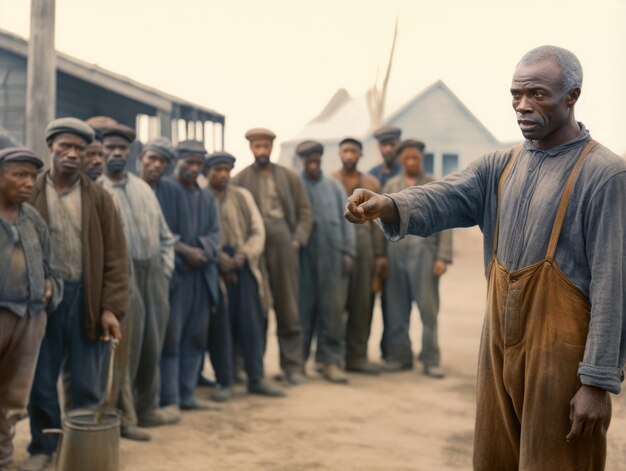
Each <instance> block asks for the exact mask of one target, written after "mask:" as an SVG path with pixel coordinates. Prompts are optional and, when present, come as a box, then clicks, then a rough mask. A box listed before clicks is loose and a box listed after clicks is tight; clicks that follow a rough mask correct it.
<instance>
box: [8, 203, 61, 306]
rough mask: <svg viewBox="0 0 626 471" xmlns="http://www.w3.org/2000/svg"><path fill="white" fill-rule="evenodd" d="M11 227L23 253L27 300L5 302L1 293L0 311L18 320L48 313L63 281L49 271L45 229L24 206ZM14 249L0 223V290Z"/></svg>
mask: <svg viewBox="0 0 626 471" xmlns="http://www.w3.org/2000/svg"><path fill="white" fill-rule="evenodd" d="M15 226H16V227H17V232H18V234H19V239H20V243H21V244H22V249H23V250H24V259H25V261H26V273H27V276H28V287H26V290H24V291H28V293H29V297H28V300H27V301H26V302H25V303H24V302H21V301H19V300H15V299H7V297H6V296H4V294H5V293H0V307H3V308H5V309H8V310H10V311H11V312H14V313H15V314H17V315H18V316H20V317H22V316H25V315H31V316H34V315H37V314H39V313H40V312H42V311H43V310H44V309H47V310H48V312H52V311H53V310H54V309H56V307H57V306H58V305H59V303H60V302H61V299H62V297H63V280H61V278H60V277H59V276H58V275H57V274H56V273H55V272H54V271H53V270H52V269H51V268H50V263H49V262H50V237H49V234H48V227H47V226H46V223H45V222H44V220H43V219H42V218H41V216H39V213H37V211H36V210H35V209H34V208H33V207H32V206H31V205H29V204H27V203H24V204H22V205H20V212H19V216H18V217H17V221H16V222H15ZM14 246H15V241H14V239H13V234H12V230H11V228H10V225H9V224H8V223H6V222H5V221H4V220H2V219H0V287H2V286H4V280H5V279H6V277H7V272H8V269H9V260H10V258H11V253H12V252H13V247H14ZM46 280H50V281H51V282H52V299H51V300H50V301H49V302H48V304H47V306H46V304H44V303H43V302H41V298H43V295H44V292H45V289H46ZM20 290H21V288H20Z"/></svg>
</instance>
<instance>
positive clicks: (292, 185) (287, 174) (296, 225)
mask: <svg viewBox="0 0 626 471" xmlns="http://www.w3.org/2000/svg"><path fill="white" fill-rule="evenodd" d="M270 165H271V168H272V172H273V174H274V178H275V180H276V190H277V191H278V197H279V198H280V203H281V204H282V206H283V211H284V212H285V220H286V221H287V224H288V225H289V228H290V229H291V234H292V238H293V240H297V241H298V242H299V243H300V245H302V246H304V245H306V243H307V242H308V241H309V235H311V229H312V228H313V215H312V214H311V204H310V203H309V197H308V196H307V194H306V191H305V190H304V185H303V184H302V181H301V180H300V177H299V176H298V175H297V174H296V173H295V172H293V171H292V170H289V169H288V168H286V167H283V166H282V165H277V164H274V163H271V164H270ZM260 182H261V176H260V173H259V170H258V167H257V166H256V164H252V165H249V166H248V167H246V168H244V169H243V170H242V171H241V172H239V173H238V174H237V175H236V176H235V177H234V178H233V184H235V185H237V186H242V187H244V188H246V189H247V190H248V191H249V192H250V193H252V196H254V200H255V202H256V204H257V206H258V207H259V208H260V207H261V204H260V198H261V190H260V186H261V183H260Z"/></svg>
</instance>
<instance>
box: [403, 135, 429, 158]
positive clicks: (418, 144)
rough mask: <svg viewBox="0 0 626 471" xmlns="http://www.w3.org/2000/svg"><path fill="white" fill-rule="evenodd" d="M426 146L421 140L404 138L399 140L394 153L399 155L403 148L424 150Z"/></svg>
mask: <svg viewBox="0 0 626 471" xmlns="http://www.w3.org/2000/svg"><path fill="white" fill-rule="evenodd" d="M425 148H426V144H424V143H423V142H422V141H417V140H415V139H405V140H404V141H400V143H399V144H398V146H397V147H396V155H400V154H401V153H402V151H403V150H405V149H419V151H420V152H424V149H425Z"/></svg>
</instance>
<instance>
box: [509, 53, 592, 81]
mask: <svg viewBox="0 0 626 471" xmlns="http://www.w3.org/2000/svg"><path fill="white" fill-rule="evenodd" d="M546 59H552V60H554V62H556V64H557V65H558V66H559V68H560V69H561V85H562V87H563V91H565V92H569V91H570V90H572V89H574V88H576V87H579V88H580V87H582V85H583V68H582V66H581V65H580V61H579V60H578V57H576V55H575V54H574V53H573V52H571V51H568V50H567V49H563V48H562V47H557V46H539V47H536V48H535V49H533V50H532V51H528V52H527V53H526V54H524V57H522V60H520V61H519V64H526V65H530V64H535V63H536V62H541V61H544V60H546ZM519 64H518V65H519Z"/></svg>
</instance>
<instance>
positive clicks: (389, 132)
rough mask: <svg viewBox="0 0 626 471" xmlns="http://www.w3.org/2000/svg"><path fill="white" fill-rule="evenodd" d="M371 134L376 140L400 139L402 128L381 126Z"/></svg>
mask: <svg viewBox="0 0 626 471" xmlns="http://www.w3.org/2000/svg"><path fill="white" fill-rule="evenodd" d="M373 135H374V137H375V138H376V140H377V141H378V142H383V141H387V140H390V139H396V140H397V139H400V136H401V135H402V129H400V128H397V127H395V126H383V127H382V128H379V129H377V130H376V131H374V133H373Z"/></svg>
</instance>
